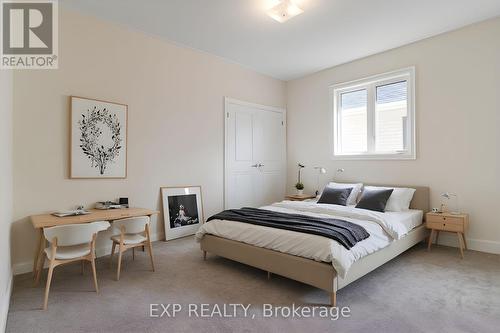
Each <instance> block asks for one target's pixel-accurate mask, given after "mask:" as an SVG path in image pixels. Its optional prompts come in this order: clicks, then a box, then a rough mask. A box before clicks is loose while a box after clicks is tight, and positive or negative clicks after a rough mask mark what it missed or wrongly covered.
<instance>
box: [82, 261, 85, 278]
mask: <svg viewBox="0 0 500 333" xmlns="http://www.w3.org/2000/svg"><path fill="white" fill-rule="evenodd" d="M84 271H85V260H82V275H83V273H84Z"/></svg>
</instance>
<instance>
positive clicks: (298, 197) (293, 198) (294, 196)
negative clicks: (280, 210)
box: [285, 194, 316, 201]
mask: <svg viewBox="0 0 500 333" xmlns="http://www.w3.org/2000/svg"><path fill="white" fill-rule="evenodd" d="M314 198H316V196H315V195H307V194H302V195H298V194H291V195H287V196H285V199H286V200H291V201H304V200H307V199H314Z"/></svg>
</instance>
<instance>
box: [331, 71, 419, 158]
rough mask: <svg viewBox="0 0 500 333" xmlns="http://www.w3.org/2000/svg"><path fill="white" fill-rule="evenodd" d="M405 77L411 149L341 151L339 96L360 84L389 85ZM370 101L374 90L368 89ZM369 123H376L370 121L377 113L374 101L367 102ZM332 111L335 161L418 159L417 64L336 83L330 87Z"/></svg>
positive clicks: (371, 137)
mask: <svg viewBox="0 0 500 333" xmlns="http://www.w3.org/2000/svg"><path fill="white" fill-rule="evenodd" d="M402 78H407V80H408V96H407V98H408V120H409V121H410V124H411V126H410V128H409V130H410V133H409V135H408V138H409V140H410V142H409V143H408V151H407V152H405V153H391V154H382V153H381V154H369V153H359V154H353V153H349V154H339V153H337V152H338V151H339V148H338V145H339V135H340V131H339V130H338V126H339V124H338V103H339V101H338V95H339V94H340V93H342V92H343V91H346V90H353V89H355V88H357V87H359V88H361V87H364V86H366V85H369V84H371V83H374V82H377V85H378V84H387V83H391V82H397V81H398V80H401V79H402ZM368 94H369V96H368V101H370V100H373V98H374V97H373V96H370V94H371V92H370V91H368ZM367 107H368V110H367V111H368V124H370V123H371V124H372V125H373V126H374V121H373V120H371V118H372V117H373V115H374V114H375V113H374V112H373V111H374V110H372V108H373V107H374V105H372V103H368V106H367ZM330 108H331V109H330V110H332V112H331V114H332V115H333V122H332V131H331V133H332V139H331V140H330V142H331V143H332V149H331V154H332V155H331V158H332V159H333V160H344V161H347V160H415V159H416V158H417V154H416V150H417V142H416V117H415V67H408V68H403V69H399V70H396V71H392V72H388V73H383V74H378V75H374V76H370V77H366V78H363V79H359V80H354V81H349V82H344V83H339V84H334V85H331V86H330ZM373 126H369V127H368V146H369V147H370V145H373V144H374V131H375V129H374V128H371V127H373Z"/></svg>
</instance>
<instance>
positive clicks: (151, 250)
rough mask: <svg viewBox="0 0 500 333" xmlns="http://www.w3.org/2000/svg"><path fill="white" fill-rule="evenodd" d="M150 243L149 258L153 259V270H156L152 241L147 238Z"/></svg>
mask: <svg viewBox="0 0 500 333" xmlns="http://www.w3.org/2000/svg"><path fill="white" fill-rule="evenodd" d="M147 243H148V250H149V258H150V259H151V267H153V272H154V271H155V263H154V261H153V247H152V246H151V241H150V240H149V238H148V240H147Z"/></svg>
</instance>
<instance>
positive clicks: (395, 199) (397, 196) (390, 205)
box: [365, 186, 415, 212]
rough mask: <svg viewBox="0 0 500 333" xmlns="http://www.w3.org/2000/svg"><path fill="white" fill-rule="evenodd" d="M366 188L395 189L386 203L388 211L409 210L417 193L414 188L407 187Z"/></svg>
mask: <svg viewBox="0 0 500 333" xmlns="http://www.w3.org/2000/svg"><path fill="white" fill-rule="evenodd" d="M365 188H366V189H367V190H388V189H393V190H394V191H392V193H391V196H390V197H389V200H387V204H386V205H385V211H386V212H404V211H407V210H409V209H410V202H411V199H413V194H415V189H414V188H406V187H378V186H365Z"/></svg>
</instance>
